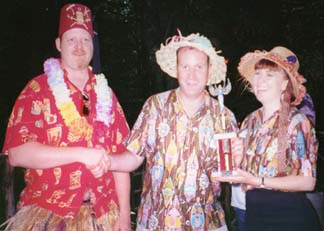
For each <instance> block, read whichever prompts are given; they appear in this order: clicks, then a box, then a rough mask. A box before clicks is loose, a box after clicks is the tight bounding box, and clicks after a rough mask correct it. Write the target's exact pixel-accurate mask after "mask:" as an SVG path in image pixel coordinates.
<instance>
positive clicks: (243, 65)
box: [237, 46, 306, 105]
mask: <svg viewBox="0 0 324 231" xmlns="http://www.w3.org/2000/svg"><path fill="white" fill-rule="evenodd" d="M261 59H266V60H269V61H272V62H274V63H276V64H278V65H279V66H280V67H281V68H283V69H284V70H285V71H286V72H287V74H288V76H289V79H290V82H291V83H292V87H293V94H294V96H295V100H294V101H293V102H292V103H291V104H293V105H298V104H299V103H300V102H301V101H302V99H303V97H304V96H305V94H306V88H305V86H304V85H303V83H304V82H306V80H305V79H304V77H303V76H302V75H301V74H299V73H298V69H299V61H298V58H297V56H296V55H295V54H294V53H293V52H292V51H291V50H289V49H287V48H285V47H281V46H277V47H274V48H273V49H272V50H271V51H259V50H256V51H254V52H248V53H247V54H245V55H244V56H243V57H242V58H241V61H240V63H239V65H238V67H237V69H238V71H239V72H240V74H241V75H242V76H243V77H244V78H245V79H246V80H247V81H249V82H250V80H251V77H252V76H253V75H254V71H255V70H254V67H255V64H256V63H257V62H258V61H260V60H261Z"/></svg>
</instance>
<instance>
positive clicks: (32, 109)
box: [3, 80, 49, 153]
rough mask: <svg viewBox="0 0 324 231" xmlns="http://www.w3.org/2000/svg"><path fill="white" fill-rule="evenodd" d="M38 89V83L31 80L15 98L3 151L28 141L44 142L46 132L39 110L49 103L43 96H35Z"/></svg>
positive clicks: (6, 151) (5, 151)
mask: <svg viewBox="0 0 324 231" xmlns="http://www.w3.org/2000/svg"><path fill="white" fill-rule="evenodd" d="M40 90H41V89H40V85H39V83H38V82H37V81H36V80H32V81H30V82H29V83H28V84H27V85H26V87H25V88H24V89H23V91H22V92H21V93H20V95H19V96H18V98H17V99H16V102H15V105H14V107H13V109H12V112H11V115H10V118H9V122H8V127H7V131H6V138H5V141H4V147H3V152H4V153H8V149H10V148H12V147H16V146H19V145H21V144H24V143H26V142H29V141H38V142H40V143H43V142H44V139H45V138H46V132H45V129H43V126H44V118H42V117H41V115H42V114H43V113H41V112H42V110H44V109H45V108H46V107H48V106H49V105H48V104H46V98H45V97H44V98H43V97H37V96H38V94H37V93H38V92H39V91H40Z"/></svg>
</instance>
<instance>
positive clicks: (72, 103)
mask: <svg viewBox="0 0 324 231" xmlns="http://www.w3.org/2000/svg"><path fill="white" fill-rule="evenodd" d="M55 42H56V47H57V49H58V51H59V52H60V54H61V58H60V59H54V58H51V59H48V60H47V61H46V62H45V63H44V72H45V73H44V74H42V75H40V76H38V77H35V78H33V79H32V80H31V81H30V82H29V83H28V84H27V86H26V87H25V88H24V90H23V91H22V92H21V94H20V95H19V97H18V99H17V100H16V103H15V105H14V108H13V111H12V114H11V117H10V119H9V124H8V128H7V133H6V138H5V143H4V147H3V151H4V152H5V153H7V154H8V155H9V162H10V164H11V165H13V166H20V167H24V168H26V169H27V170H26V172H25V182H26V187H25V189H24V190H23V192H22V194H21V197H20V201H19V204H18V207H19V211H18V212H17V214H16V215H15V216H14V217H12V218H11V219H10V220H9V221H8V223H9V224H8V226H7V229H8V230H86V231H89V230H124V231H125V230H130V203H129V193H130V179H129V174H128V173H112V172H110V171H108V164H109V162H108V158H107V152H109V153H112V154H117V153H120V152H122V151H124V149H125V147H124V145H123V143H122V140H123V139H124V137H126V136H127V135H128V133H129V128H128V125H127V123H126V119H125V116H124V114H123V112H122V109H121V107H120V105H119V103H118V101H117V98H116V96H115V95H114V93H113V91H112V90H111V89H110V88H109V86H108V83H107V80H106V78H105V77H104V76H103V75H102V74H101V75H94V74H93V72H92V71H91V69H90V68H89V63H90V61H91V59H92V55H93V29H92V20H91V11H90V9H89V8H88V7H87V6H84V5H81V4H67V5H65V6H64V7H63V8H62V9H61V14H60V24H59V33H58V38H57V39H56V40H55Z"/></svg>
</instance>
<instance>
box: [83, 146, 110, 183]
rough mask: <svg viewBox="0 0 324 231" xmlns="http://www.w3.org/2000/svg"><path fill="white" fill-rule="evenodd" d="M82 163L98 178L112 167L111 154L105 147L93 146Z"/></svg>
mask: <svg viewBox="0 0 324 231" xmlns="http://www.w3.org/2000/svg"><path fill="white" fill-rule="evenodd" d="M82 163H84V164H85V165H86V167H87V168H88V169H89V170H90V171H91V173H92V174H93V176H94V177H96V178H99V177H102V176H103V175H104V174H105V173H106V172H108V171H109V170H110V167H111V160H110V157H109V154H108V153H107V152H106V150H105V149H103V148H91V149H90V151H89V152H87V154H86V155H85V156H84V157H83V160H82Z"/></svg>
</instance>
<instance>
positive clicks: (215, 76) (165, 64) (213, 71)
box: [155, 30, 227, 85]
mask: <svg viewBox="0 0 324 231" xmlns="http://www.w3.org/2000/svg"><path fill="white" fill-rule="evenodd" d="M178 33H179V35H175V36H173V37H171V38H168V39H167V41H166V43H165V45H163V44H161V47H160V49H159V50H158V51H157V52H156V53H155V56H156V61H157V63H158V64H159V66H160V67H161V69H162V70H163V71H164V72H165V73H167V74H168V75H170V76H171V77H173V78H177V50H178V49H179V48H181V47H188V46H189V47H194V48H196V49H198V50H200V51H202V52H204V53H206V54H207V55H208V56H209V63H210V67H209V77H208V82H207V85H211V84H216V83H219V82H221V81H225V78H226V70H227V66H226V63H225V59H224V57H222V56H220V55H218V53H220V51H216V50H215V48H214V47H213V46H212V44H211V42H210V41H209V39H207V38H206V37H204V36H202V35H200V34H199V33H197V34H190V35H188V36H187V37H183V36H182V35H181V33H180V31H179V30H178Z"/></svg>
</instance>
